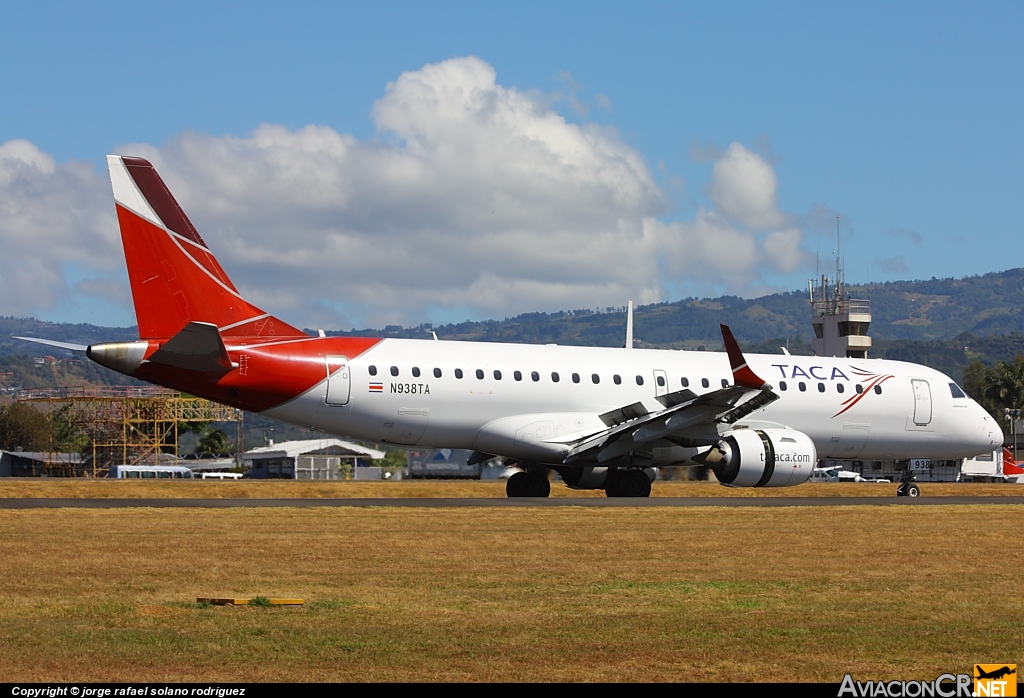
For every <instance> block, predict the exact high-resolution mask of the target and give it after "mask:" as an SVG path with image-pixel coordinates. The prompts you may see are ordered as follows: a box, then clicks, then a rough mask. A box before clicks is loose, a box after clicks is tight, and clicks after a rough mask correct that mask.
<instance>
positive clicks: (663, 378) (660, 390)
mask: <svg viewBox="0 0 1024 698" xmlns="http://www.w3.org/2000/svg"><path fill="white" fill-rule="evenodd" d="M666 393H668V375H667V374H666V373H665V372H664V371H662V370H661V369H660V368H656V369H654V394H655V396H658V395H665V394H666Z"/></svg>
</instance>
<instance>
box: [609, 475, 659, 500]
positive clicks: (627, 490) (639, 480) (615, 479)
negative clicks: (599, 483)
mask: <svg viewBox="0 0 1024 698" xmlns="http://www.w3.org/2000/svg"><path fill="white" fill-rule="evenodd" d="M604 492H605V494H606V495H608V496H609V497H650V496H651V479H650V478H649V477H647V473H646V472H644V471H643V470H610V471H609V472H608V480H607V482H605V485H604Z"/></svg>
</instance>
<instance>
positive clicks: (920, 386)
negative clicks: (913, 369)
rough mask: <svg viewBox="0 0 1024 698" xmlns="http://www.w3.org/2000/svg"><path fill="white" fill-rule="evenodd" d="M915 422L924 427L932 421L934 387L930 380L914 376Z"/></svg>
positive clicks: (912, 382) (912, 381) (912, 383)
mask: <svg viewBox="0 0 1024 698" xmlns="http://www.w3.org/2000/svg"><path fill="white" fill-rule="evenodd" d="M910 383H911V385H913V386H914V424H916V425H917V426H919V427H923V426H925V425H926V424H928V423H930V422H931V421H932V389H931V386H930V385H928V381H926V380H920V379H917V378H914V379H912V380H911V381H910Z"/></svg>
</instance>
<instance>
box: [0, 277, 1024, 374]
mask: <svg viewBox="0 0 1024 698" xmlns="http://www.w3.org/2000/svg"><path fill="white" fill-rule="evenodd" d="M850 290H851V292H852V294H853V295H854V296H855V297H859V298H869V299H870V300H871V310H872V314H873V322H872V325H871V335H872V337H873V338H874V342H875V349H874V350H873V351H872V353H871V355H872V356H874V357H878V358H894V359H902V360H906V361H914V362H918V363H924V364H927V365H930V366H933V367H935V368H937V369H939V370H941V371H944V372H946V373H949V374H950V375H951V376H954V377H956V378H959V376H960V375H961V373H962V371H963V367H964V366H966V365H967V362H968V361H970V360H972V359H975V358H977V359H981V360H982V361H984V362H985V363H994V362H996V361H1002V360H1007V359H1010V358H1012V357H1013V356H1014V355H1016V354H1017V353H1018V352H1021V351H1024V303H1022V301H1024V269H1011V270H1009V271H1004V272H998V273H992V274H985V275H984V276H973V277H968V278H965V279H932V280H930V281H894V282H890V283H884V284H871V285H866V286H852V287H850ZM720 323H724V324H727V325H729V326H730V327H731V328H732V331H733V333H734V334H735V335H736V337H737V339H739V340H740V342H741V343H742V344H743V346H744V347H745V348H746V349H748V350H750V351H764V352H769V353H774V352H778V351H779V347H780V346H783V345H785V346H788V348H789V350H790V351H791V352H792V353H793V354H807V353H810V340H811V337H812V331H811V324H810V309H809V307H808V304H807V296H806V294H805V293H804V292H791V293H776V294H773V295H770V296H763V297H761V298H754V299H749V300H746V299H743V298H737V297H735V296H722V297H720V298H710V299H708V298H705V299H697V298H686V299H683V300H681V301H677V302H674V303H659V304H655V305H647V306H641V307H640V308H637V310H636V314H635V331H634V335H635V337H636V345H637V346H641V347H659V348H672V349H707V350H717V349H720V348H721V335H720V333H719V329H718V325H719V324H720ZM625 325H626V314H625V311H624V309H612V308H608V309H605V311H603V312H597V311H595V310H592V309H587V310H570V311H563V312H557V313H526V314H523V315H519V316H517V317H514V318H508V319H505V320H488V321H484V322H463V323H458V324H447V325H442V326H440V327H435V328H433V329H434V331H436V332H437V334H438V336H439V337H440V338H441V339H449V340H451V339H462V340H472V341H485V342H526V343H534V344H552V343H553V344H570V345H584V346H621V345H622V341H623V336H624V333H625ZM430 329H431V326H430V325H420V326H417V327H399V326H388V327H385V328H384V329H383V330H379V329H364V330H351V331H332V332H328V334H330V335H335V336H337V335H342V336H354V335H370V336H378V337H380V336H383V337H413V338H418V339H427V338H429V337H430V335H429V333H428V330H430ZM311 334H312V332H311ZM12 335H28V336H35V337H43V338H47V339H56V340H60V341H68V342H76V343H80V344H89V343H92V342H100V341H112V340H117V339H130V338H134V337H136V336H137V332H136V329H135V328H134V327H97V326H95V325H85V324H78V325H72V324H58V323H48V322H40V321H37V320H33V319H24V318H11V317H2V318H0V357H4V356H11V355H21V356H46V355H50V356H54V357H57V358H70V356H71V354H70V353H69V352H62V351H61V350H59V349H52V348H48V347H42V346H38V345H33V344H29V343H26V342H20V341H15V340H12V339H11V337H12ZM93 368H94V369H95V370H96V371H98V373H97V374H95V375H94V374H91V373H90V374H83V375H82V376H81V379H82V380H85V381H89V382H112V383H116V382H125V381H126V380H127V379H126V378H124V377H121V376H118V375H116V374H113V373H112V372H109V371H106V369H102V368H100V367H93ZM6 370H8V371H9V370H10V369H6ZM78 370H80V369H78V368H76V369H75V371H78ZM41 375H43V372H41V371H40V370H39V369H37V368H32V369H31V372H30V373H28V374H26V376H27V377H26V378H25V379H23V382H25V383H28V382H30V378H31V379H32V380H34V379H35V378H38V377H39V376H41ZM71 377H73V374H71V375H69V376H68V378H69V379H70V378H71ZM8 378H10V377H8ZM19 380H22V379H20V378H19Z"/></svg>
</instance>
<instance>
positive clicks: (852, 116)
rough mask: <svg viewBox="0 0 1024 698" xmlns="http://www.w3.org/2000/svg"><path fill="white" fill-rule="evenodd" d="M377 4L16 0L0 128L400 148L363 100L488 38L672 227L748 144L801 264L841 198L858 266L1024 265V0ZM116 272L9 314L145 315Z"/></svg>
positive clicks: (853, 265) (308, 313)
mask: <svg viewBox="0 0 1024 698" xmlns="http://www.w3.org/2000/svg"><path fill="white" fill-rule="evenodd" d="M367 5H368V4H367V3H358V4H346V3H325V4H306V3H287V4H280V5H274V4H266V3H264V4H260V3H175V4H166V5H157V4H148V3H90V4H78V3H4V6H3V16H4V21H3V22H2V23H0V144H2V143H5V142H9V141H12V140H15V139H23V140H25V141H28V142H29V143H31V144H32V145H33V146H34V147H35V148H37V149H38V150H39V151H40V152H42V153H44V154H46V155H48V156H50V157H52V159H53V160H54V161H55V162H56V163H57V164H58V165H63V164H66V163H68V162H69V161H83V162H84V163H86V164H88V165H89V166H91V167H92V169H93V170H94V171H95V172H97V173H98V175H99V176H101V175H102V174H103V172H102V157H103V155H104V154H106V153H108V152H111V151H112V149H114V148H116V147H119V146H124V145H125V144H144V145H149V146H152V147H153V148H155V149H158V150H159V149H161V148H165V147H166V144H167V143H169V142H172V141H174V140H175V139H179V138H181V136H182V134H199V135H207V136H210V137H212V138H215V139H222V138H225V137H229V136H235V137H239V138H246V137H247V136H248V135H249V134H251V133H252V132H253V129H256V128H257V127H259V126H260V125H261V124H274V125H280V126H283V127H285V128H286V129H289V130H291V131H293V132H294V131H297V130H299V129H302V128H303V127H305V126H307V125H310V124H314V125H321V126H326V127H330V129H333V130H334V131H336V132H337V133H340V134H351V136H353V137H354V138H355V139H357V140H359V141H361V142H373V141H381V142H384V143H388V142H390V141H394V140H396V136H395V135H394V133H387V132H384V133H382V132H381V129H380V124H379V123H378V122H375V120H374V118H372V116H371V111H372V110H373V109H374V105H375V103H377V102H378V101H379V100H381V99H382V97H383V96H384V95H385V90H386V86H387V85H388V83H393V82H394V81H396V80H397V79H398V78H399V76H400V75H401V74H403V73H406V72H410V71H418V70H420V69H422V68H423V67H424V66H426V65H429V64H435V63H438V62H442V61H445V60H447V59H453V58H460V57H466V56H476V57H479V58H480V59H481V60H482V61H484V62H485V63H486V64H488V65H490V66H491V67H493V70H494V71H495V73H496V76H497V77H496V81H497V84H498V85H500V86H501V87H502V88H506V89H511V88H515V90H516V91H518V92H520V93H523V94H526V95H532V98H533V99H535V100H536V102H537V103H538V104H545V105H547V106H548V107H549V108H550V109H552V110H554V111H555V112H556V113H557V114H559V115H560V116H561V117H563V118H564V120H565V121H566V122H567V123H570V124H578V125H583V126H588V127H593V126H602V127H607V128H608V129H612V130H611V131H609V133H613V134H617V135H616V136H615V137H616V138H618V139H619V140H621V142H622V143H624V144H625V145H627V146H628V147H629V148H631V149H632V150H633V151H635V152H636V153H639V154H640V155H641V156H642V157H643V159H644V160H645V161H646V165H647V167H648V168H649V170H650V176H651V178H652V179H653V181H654V182H655V183H656V184H657V186H658V187H659V189H660V191H661V193H662V195H663V198H664V201H663V202H662V204H660V209H659V210H658V211H657V212H656V213H655V215H656V217H657V218H658V220H660V221H661V222H663V223H665V224H670V223H672V222H674V221H681V222H686V221H691V220H693V219H694V217H695V216H697V215H698V212H699V210H700V209H701V207H704V208H713V207H714V205H715V203H717V202H713V201H710V200H709V196H708V186H709V181H710V178H711V172H712V168H713V166H714V163H715V162H716V161H717V158H718V157H719V156H720V155H721V153H723V152H724V151H725V150H726V149H727V148H728V147H729V146H730V144H732V143H739V144H742V146H744V147H745V148H746V149H748V150H749V151H751V152H753V153H756V154H757V155H758V156H759V157H761V158H762V159H763V160H764V162H766V163H768V164H769V165H770V166H771V167H772V169H773V171H774V173H775V175H776V176H777V179H778V188H777V200H778V209H780V210H781V211H782V212H785V213H786V215H788V216H791V217H792V218H793V219H794V220H797V223H796V225H797V227H799V229H800V230H801V231H802V236H803V237H802V239H801V249H802V250H803V252H804V253H805V254H806V255H810V258H813V255H814V254H815V253H820V256H821V258H822V259H823V260H827V261H828V263H831V253H832V250H833V249H834V247H835V245H834V238H833V237H832V236H831V234H825V233H824V232H816V231H817V229H820V228H825V229H826V230H827V229H828V228H829V227H830V226H831V225H834V220H835V218H834V216H835V215H840V216H841V217H842V221H843V234H844V241H843V249H844V253H845V256H846V268H847V278H848V280H850V281H854V282H861V281H865V280H869V279H870V280H871V281H879V280H887V279H898V278H927V277H931V276H937V277H947V276H955V277H959V276H965V275H972V274H981V273H985V272H989V271H995V270H1002V269H1006V268H1011V267H1018V266H1024V252H1022V251H1021V248H1020V246H1019V245H1018V244H1017V240H1018V239H1019V238H1020V235H1021V227H1022V223H1021V221H1024V203H1022V202H1024V197H1022V196H1021V190H1022V185H1024V130H1022V129H1021V123H1022V121H1021V115H1022V112H1024V110H1022V106H1024V103H1022V102H1024V89H1022V88H1024V85H1022V77H1021V76H1022V70H1021V67H1022V66H1024V48H1022V47H1024V42H1021V41H1020V36H1021V32H1022V29H1024V22H1022V19H1024V5H1022V4H1021V3H974V4H967V3H961V4H948V3H936V2H930V3H856V4H853V3H851V4H844V5H840V4H838V3H779V2H775V3H753V4H751V3H696V4H689V3H642V4H635V3H628V4H627V3H557V2H542V3H531V2H516V3H509V4H499V3H374V4H373V6H372V7H368V6H367ZM397 140H402V138H401V137H400V136H399V137H397ZM165 156H166V157H167V159H168V160H172V159H173V158H172V157H171V155H170V154H167V153H165ZM172 171H173V170H172ZM185 171H186V170H185V169H182V172H185ZM82 176H83V177H84V175H82ZM182 177H184V175H182ZM169 179H171V178H170V177H169ZM172 188H174V189H175V191H178V188H175V187H172ZM11 195H12V196H13V194H11ZM179 198H183V197H181V196H180V195H179ZM183 203H184V202H183ZM104 205H106V204H104ZM453 205H455V204H453ZM645 205H646V204H645ZM186 210H190V209H189V208H188V206H186ZM644 215H646V214H644ZM198 218H200V220H202V219H203V214H202V213H201V212H200V214H199V215H198ZM208 219H209V226H210V227H214V228H216V226H217V225H218V224H219V223H218V219H216V217H215V216H214V215H213V214H210V215H209V216H208ZM0 225H2V223H0ZM102 225H105V223H102V222H98V223H96V226H102ZM201 230H202V228H201ZM757 234H758V235H761V233H757ZM204 235H206V233H205V232H204ZM207 237H211V236H207ZM212 237H213V238H215V239H216V234H214V235H213V236H212ZM69 244H70V243H69ZM211 244H212V245H213V246H214V249H215V251H216V249H217V244H216V242H215V241H211ZM12 249H13V247H12ZM25 249H26V250H28V248H25ZM24 254H31V252H30V251H25V252H24ZM807 259H808V258H807V257H806V256H805V257H804V259H803V263H802V265H801V266H799V267H798V268H796V269H793V268H792V267H793V265H792V264H779V265H776V266H775V267H771V268H768V267H765V268H764V270H763V271H759V272H757V273H756V274H754V273H753V272H751V274H753V275H752V276H751V280H750V281H749V283H747V284H746V285H745V286H743V287H742V288H739V290H737V287H730V286H729V285H728V284H727V283H724V282H722V281H721V279H719V278H703V279H694V278H692V275H689V274H687V273H685V271H677V272H672V273H669V274H666V275H665V276H664V278H662V279H661V281H660V288H661V291H660V293H661V297H660V300H674V299H676V298H678V297H679V296H681V295H689V294H705V293H718V292H740V293H744V294H747V295H749V294H752V293H757V292H760V291H762V290H772V289H783V290H789V289H793V288H798V287H802V286H803V285H804V284H805V280H806V278H807V277H808V276H809V275H811V274H813V261H812V262H810V263H808V262H807ZM222 261H224V260H222ZM239 264H241V262H239ZM808 264H810V267H811V268H810V270H809V269H808ZM22 266H24V265H22ZM225 266H226V267H228V269H229V273H231V269H230V266H231V265H230V264H225ZM108 267H109V265H107V266H104V263H103V262H102V261H97V260H88V259H87V260H85V261H83V260H82V259H79V258H76V257H75V256H74V255H70V256H69V257H68V259H67V260H66V261H63V262H62V263H61V265H60V267H59V270H58V271H57V272H56V273H57V275H58V276H60V275H61V274H63V280H62V281H61V283H63V287H61V288H58V289H57V290H56V291H55V292H54V294H53V297H52V299H50V300H45V299H41V300H39V302H38V304H37V306H38V307H31V303H28V304H27V305H26V304H24V303H23V304H22V305H18V306H16V307H10V306H9V307H7V308H6V309H5V308H0V311H5V312H8V313H18V314H20V313H21V312H24V313H26V314H35V315H37V316H39V317H47V318H53V319H61V320H84V321H89V322H117V321H122V322H123V321H124V320H125V319H127V320H128V321H130V320H131V317H130V310H128V309H127V306H126V305H125V302H124V299H123V294H122V296H121V297H120V298H121V299H120V300H118V298H119V296H118V294H117V293H114V292H112V293H107V294H106V295H103V294H100V295H97V296H96V298H95V301H94V302H89V303H86V302H82V301H81V300H76V297H75V296H76V293H77V291H76V289H78V290H81V288H80V287H79V286H76V284H79V282H80V281H81V280H83V279H86V280H88V279H93V280H94V281H96V282H99V281H103V280H104V279H116V278H121V277H123V274H122V275H121V277H118V276H117V271H115V270H112V269H111V268H108ZM679 269H682V267H679ZM241 273H242V274H243V278H244V274H245V273H246V272H245V271H243V272H241ZM252 273H255V272H252ZM594 273H595V274H601V273H603V272H602V270H601V269H596V270H595V271H594ZM2 276H3V271H2V269H0V278H2ZM755 277H756V278H755ZM495 283H499V284H500V283H503V282H501V281H497V282H495ZM588 283H596V282H594V281H590V282H588ZM0 285H2V284H0ZM94 285H95V284H94ZM623 289H626V290H623V291H622V292H623V293H626V292H627V291H628V284H625V285H624V286H623ZM343 290H344V289H338V292H339V293H340V292H342V291H343ZM307 291H308V292H310V293H314V294H316V293H320V294H322V295H323V298H321V302H320V303H319V304H318V306H317V307H318V308H319V310H314V309H310V308H308V307H305V308H300V307H299V305H295V306H294V308H295V310H296V311H300V312H302V313H305V315H304V316H303V317H309V318H310V319H318V320H322V321H323V322H331V321H336V322H337V323H343V322H351V323H354V324H358V323H359V322H360V321H363V322H367V323H382V322H384V321H388V320H398V321H404V322H412V321H416V320H423V319H433V320H435V321H437V320H447V319H458V318H459V317H460V316H472V317H488V316H499V315H502V314H503V313H511V312H515V311H522V310H528V309H530V308H528V307H522V306H515V305H508V306H504V305H501V304H499V303H492V304H490V305H486V304H484V305H476V304H474V303H473V302H467V301H466V300H465V297H464V296H458V295H457V294H456V295H453V296H451V297H438V298H435V299H432V300H429V301H427V302H425V303H424V304H423V305H422V306H421V307H409V308H406V309H404V310H402V311H401V312H398V313H397V314H394V313H392V314H389V313H387V312H383V311H381V310H380V309H379V308H376V307H374V306H373V305H372V303H369V302H368V301H365V300H364V301H362V302H361V303H357V304H355V305H351V304H347V302H346V301H345V300H344V299H342V300H338V299H337V298H327V296H330V294H331V290H330V289H329V288H327V289H319V290H309V289H307ZM597 295H600V294H597ZM579 297H580V296H578V295H577V296H573V295H571V294H569V295H567V296H565V297H564V302H576V301H577V299H578V298H579ZM562 300H563V298H562V297H557V298H552V303H555V305H557V304H558V302H560V301H562ZM598 300H599V301H601V302H600V304H601V305H603V304H604V296H601V297H600V298H598ZM622 300H623V302H624V301H625V300H626V299H625V298H623V299H622ZM597 304H599V303H597V302H595V303H594V304H592V305H597ZM618 304H621V303H618ZM542 305H544V304H542ZM577 305H583V303H577ZM536 309H543V310H547V309H554V308H549V307H542V308H541V307H538V308H536ZM282 312H283V311H282ZM318 312H319V313H321V315H322V317H321V316H317V317H315V318H314V317H313V316H316V315H317V313H318ZM332 313H333V314H332Z"/></svg>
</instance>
